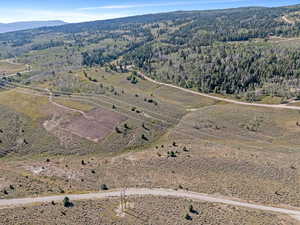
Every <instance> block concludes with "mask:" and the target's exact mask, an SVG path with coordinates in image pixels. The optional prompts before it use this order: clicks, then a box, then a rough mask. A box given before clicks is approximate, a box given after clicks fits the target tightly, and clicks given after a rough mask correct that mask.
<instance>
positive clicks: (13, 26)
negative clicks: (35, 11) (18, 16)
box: [0, 20, 66, 33]
mask: <svg viewBox="0 0 300 225" xmlns="http://www.w3.org/2000/svg"><path fill="white" fill-rule="evenodd" d="M64 24H66V22H64V21H60V20H52V21H51V20H50V21H28V22H15V23H0V33H6V32H13V31H19V30H28V29H34V28H39V27H51V26H60V25H64Z"/></svg>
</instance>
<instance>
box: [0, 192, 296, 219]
mask: <svg viewBox="0 0 300 225" xmlns="http://www.w3.org/2000/svg"><path fill="white" fill-rule="evenodd" d="M122 191H124V190H116V191H108V192H97V193H89V194H71V195H67V196H68V197H69V198H70V200H71V201H75V200H89V199H90V200H95V199H104V198H112V197H120V196H121V192H122ZM125 195H126V196H148V195H150V196H151V195H152V196H162V197H176V198H185V199H192V200H195V201H205V202H214V203H222V204H227V205H233V206H237V207H245V208H250V209H255V210H262V211H268V212H273V213H280V214H287V215H289V216H292V217H293V218H294V219H297V220H299V221H300V210H295V209H285V208H276V207H271V206H264V205H258V204H253V203H247V202H243V201H237V200H230V199H227V198H225V197H216V196H213V195H207V194H202V193H197V192H190V191H183V190H172V189H150V188H129V189H126V191H125ZM65 196H66V195H56V196H47V197H33V198H23V199H3V200H0V209H3V208H12V207H19V206H24V205H30V204H35V203H45V202H52V201H62V200H63V199H64V197H65Z"/></svg>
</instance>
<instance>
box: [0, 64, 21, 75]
mask: <svg viewBox="0 0 300 225" xmlns="http://www.w3.org/2000/svg"><path fill="white" fill-rule="evenodd" d="M24 70H26V66H25V65H20V64H12V63H9V62H6V61H0V75H1V74H3V73H4V74H13V73H16V72H22V71H24Z"/></svg>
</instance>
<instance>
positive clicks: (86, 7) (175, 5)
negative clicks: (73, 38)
mask: <svg viewBox="0 0 300 225" xmlns="http://www.w3.org/2000/svg"><path fill="white" fill-rule="evenodd" d="M0 1H1V5H0V23H10V22H16V21H32V20H63V21H65V22H71V23H72V22H73V23H75V22H84V21H92V20H103V19H111V18H119V17H126V16H133V15H142V14H149V13H158V12H169V11H176V10H205V9H221V8H222V9H223V8H233V7H244V6H268V7H275V6H283V5H293V4H300V0H0Z"/></svg>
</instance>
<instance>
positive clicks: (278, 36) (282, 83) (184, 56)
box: [0, 5, 300, 100]
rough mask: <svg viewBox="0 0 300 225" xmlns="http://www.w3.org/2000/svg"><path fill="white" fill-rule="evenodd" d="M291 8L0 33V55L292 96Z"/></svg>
mask: <svg viewBox="0 0 300 225" xmlns="http://www.w3.org/2000/svg"><path fill="white" fill-rule="evenodd" d="M299 12H300V6H299V5H297V6H290V7H278V8H263V7H250V8H237V9H226V10H209V11H189V12H181V11H178V12H172V13H162V14H153V15H144V16H135V17H128V18H122V19H113V20H106V21H95V22H88V23H79V24H68V25H64V26H57V27H47V28H40V29H34V30H27V31H19V32H13V33H8V34H5V35H4V34H2V35H1V34H0V57H2V58H10V57H15V56H19V57H20V58H21V59H22V58H23V62H25V63H31V61H35V60H36V58H37V56H34V57H33V55H34V54H33V53H32V52H37V53H39V51H48V50H53V51H51V52H54V51H55V52H56V58H55V57H54V58H55V59H54V58H51V59H47V60H45V62H44V64H43V67H44V68H50V67H51V69H52V70H53V67H55V65H56V64H58V63H59V64H60V65H64V66H65V68H66V70H67V69H68V70H69V69H70V68H72V67H78V66H81V65H79V64H80V62H81V64H82V65H83V66H98V65H100V66H106V67H108V68H114V66H120V65H122V68H125V67H126V66H128V65H135V66H136V67H137V69H139V70H141V71H143V72H145V73H147V74H148V75H149V76H151V77H153V78H155V79H159V80H163V81H165V82H171V83H175V84H177V85H180V86H183V87H187V88H193V89H196V90H199V91H202V92H214V93H220V94H233V95H235V96H236V97H245V98H246V99H247V100H257V99H258V98H259V96H261V95H271V96H280V97H285V98H290V97H294V96H298V95H299V94H298V88H297V87H298V82H299V75H300V59H299V56H300V53H299V48H300V45H299V44H298V42H297V38H298V37H299V36H300V20H298V19H297V18H298V16H299ZM281 42H288V43H289V44H284V45H282V44H281ZM62 52H63V54H60V53H62ZM43 53H44V52H43ZM24 56H26V57H24ZM28 56H30V57H28ZM54 70H55V69H54ZM52 72H53V71H52ZM54 72H55V71H54Z"/></svg>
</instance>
